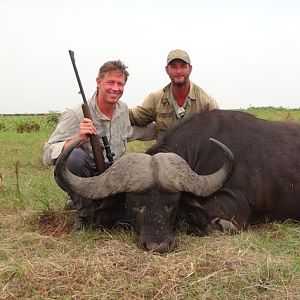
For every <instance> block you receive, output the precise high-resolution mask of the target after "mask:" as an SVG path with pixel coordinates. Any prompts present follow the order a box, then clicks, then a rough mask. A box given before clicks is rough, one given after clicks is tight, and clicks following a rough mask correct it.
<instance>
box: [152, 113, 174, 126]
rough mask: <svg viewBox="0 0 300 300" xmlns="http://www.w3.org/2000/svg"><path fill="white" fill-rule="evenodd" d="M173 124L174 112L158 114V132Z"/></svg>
mask: <svg viewBox="0 0 300 300" xmlns="http://www.w3.org/2000/svg"><path fill="white" fill-rule="evenodd" d="M174 122H175V118H174V112H158V113H157V118H156V127H157V129H158V130H166V129H168V128H169V127H170V126H171V125H172V124H173V123H174Z"/></svg>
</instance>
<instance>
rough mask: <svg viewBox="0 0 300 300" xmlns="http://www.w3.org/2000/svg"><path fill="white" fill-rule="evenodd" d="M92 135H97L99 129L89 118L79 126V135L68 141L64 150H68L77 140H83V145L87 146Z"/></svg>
mask: <svg viewBox="0 0 300 300" xmlns="http://www.w3.org/2000/svg"><path fill="white" fill-rule="evenodd" d="M91 134H97V129H96V127H95V126H94V123H93V121H92V120H90V119H88V118H84V119H83V120H82V121H81V122H80V124H79V132H78V135H77V136H76V137H74V138H72V139H70V140H68V141H67V142H66V143H65V144H64V146H63V149H62V150H65V149H66V148H68V146H69V145H71V144H72V143H74V142H75V141H77V140H81V144H85V143H87V142H88V140H89V136H90V135H91Z"/></svg>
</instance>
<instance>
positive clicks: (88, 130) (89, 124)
mask: <svg viewBox="0 0 300 300" xmlns="http://www.w3.org/2000/svg"><path fill="white" fill-rule="evenodd" d="M91 134H97V129H96V127H95V126H94V123H93V121H92V120H90V119H88V118H84V119H83V120H82V121H81V122H80V124H79V135H78V137H77V139H80V140H81V141H82V143H83V144H85V143H87V142H88V140H89V136H90V135H91Z"/></svg>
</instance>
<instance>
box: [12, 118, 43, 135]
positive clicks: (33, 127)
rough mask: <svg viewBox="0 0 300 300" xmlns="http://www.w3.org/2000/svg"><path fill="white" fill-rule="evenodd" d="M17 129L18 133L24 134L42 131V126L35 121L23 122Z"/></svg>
mask: <svg viewBox="0 0 300 300" xmlns="http://www.w3.org/2000/svg"><path fill="white" fill-rule="evenodd" d="M16 128H17V132H18V133H24V132H34V131H40V129H41V126H40V124H38V123H36V122H34V121H29V120H24V121H21V122H20V123H19V124H17V126H16Z"/></svg>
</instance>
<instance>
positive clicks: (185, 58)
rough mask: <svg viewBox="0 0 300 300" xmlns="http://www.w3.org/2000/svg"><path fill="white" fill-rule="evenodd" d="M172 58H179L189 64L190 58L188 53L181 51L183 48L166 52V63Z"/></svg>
mask: <svg viewBox="0 0 300 300" xmlns="http://www.w3.org/2000/svg"><path fill="white" fill-rule="evenodd" d="M174 59H181V60H183V61H184V62H186V63H187V64H191V60H190V57H189V55H188V54H187V52H185V51H183V50H179V49H176V50H172V51H170V53H169V54H168V58H167V65H168V64H169V63H170V62H171V61H172V60H174Z"/></svg>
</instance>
